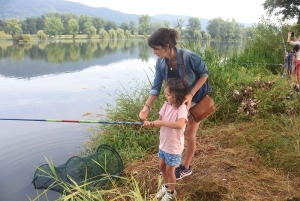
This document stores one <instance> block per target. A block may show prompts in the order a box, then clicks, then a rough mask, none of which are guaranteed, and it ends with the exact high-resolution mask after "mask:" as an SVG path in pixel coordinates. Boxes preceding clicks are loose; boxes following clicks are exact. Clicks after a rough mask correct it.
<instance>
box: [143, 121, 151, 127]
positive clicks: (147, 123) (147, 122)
mask: <svg viewBox="0 0 300 201" xmlns="http://www.w3.org/2000/svg"><path fill="white" fill-rule="evenodd" d="M150 123H151V122H150V121H147V120H146V121H144V124H143V127H144V128H151V126H150Z"/></svg>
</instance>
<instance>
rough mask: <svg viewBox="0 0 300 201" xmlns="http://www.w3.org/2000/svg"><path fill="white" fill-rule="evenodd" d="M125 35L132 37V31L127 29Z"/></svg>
mask: <svg viewBox="0 0 300 201" xmlns="http://www.w3.org/2000/svg"><path fill="white" fill-rule="evenodd" d="M125 37H126V38H130V37H131V33H130V31H129V30H126V31H125Z"/></svg>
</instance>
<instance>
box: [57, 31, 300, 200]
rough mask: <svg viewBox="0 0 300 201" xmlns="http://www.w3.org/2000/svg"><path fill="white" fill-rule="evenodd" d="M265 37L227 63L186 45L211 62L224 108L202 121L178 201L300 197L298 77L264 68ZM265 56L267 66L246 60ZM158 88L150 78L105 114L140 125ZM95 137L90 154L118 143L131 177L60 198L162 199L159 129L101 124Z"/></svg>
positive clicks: (135, 85)
mask: <svg viewBox="0 0 300 201" xmlns="http://www.w3.org/2000/svg"><path fill="white" fill-rule="evenodd" d="M273 28H274V27H272V26H265V27H262V26H258V28H257V34H258V35H262V34H261V33H260V32H262V33H273V32H274V30H273ZM277 37H280V36H279V35H278V34H277V33H275V32H274V34H273V35H272V38H274V40H273V41H276V40H279V39H278V38H277ZM266 38H267V37H265V39H266ZM262 40H263V39H262V38H261V37H259V38H257V39H254V41H249V44H248V46H247V49H246V51H245V53H242V54H241V55H235V56H234V57H231V58H221V57H220V56H219V55H217V54H216V53H214V52H213V51H212V50H211V49H209V48H207V49H206V51H205V52H201V51H200V50H201V48H200V47H197V46H193V44H181V45H182V46H185V47H187V48H188V49H191V50H192V51H195V52H196V53H198V54H199V55H201V56H202V58H203V60H204V61H205V62H206V63H207V66H208V67H209V70H210V77H209V81H210V83H211V85H212V87H213V91H212V92H211V94H210V96H211V97H212V98H213V99H214V101H215V103H216V106H217V110H216V112H215V113H214V114H213V115H211V116H210V117H209V118H208V119H206V120H205V121H203V122H202V123H201V126H200V129H199V130H198V134H197V148H196V153H195V157H194V159H193V161H192V166H193V169H194V170H193V174H192V176H189V177H186V178H184V179H183V180H180V181H178V184H177V187H176V188H177V191H178V193H179V195H178V200H192V201H193V200H195V201H196V200H197V201H198V200H199V201H202V200H203V201H207V200H209V201H214V200H226V201H227V200H228V201H229V200H243V201H244V200H259V201H261V200H264V201H265V200H270V201H271V200H272V201H273V200H278V201H282V200H297V199H298V198H299V197H300V192H299V186H300V171H299V166H300V134H299V132H300V131H299V121H300V119H299V115H300V106H299V97H300V96H299V87H298V88H297V87H295V83H294V80H292V79H289V78H284V79H282V78H281V73H279V72H280V69H276V68H280V67H278V66H277V67H276V66H272V67H270V66H268V65H266V64H264V63H263V61H264V60H265V61H268V59H270V58H269V55H266V58H264V56H263V55H259V56H257V55H255V54H254V52H255V51H257V48H260V49H259V51H257V52H264V51H266V49H268V48H269V43H268V42H265V41H262ZM268 40H269V39H268ZM260 43H261V44H262V46H261V47H258V44H260ZM274 51H275V52H272V57H273V56H275V55H279V54H280V53H279V51H280V50H279V48H277V49H275V50H274ZM250 53H251V54H250ZM257 58H259V62H262V63H260V64H255V65H244V64H241V63H240V62H242V63H246V61H249V60H252V59H257ZM293 83H294V84H293ZM150 85H151V82H150V81H145V82H142V83H140V82H139V81H137V83H133V84H127V85H126V86H127V87H126V88H122V89H121V90H120V91H118V92H117V94H116V95H114V96H112V97H115V98H114V103H113V104H108V105H107V107H106V108H105V109H104V111H105V112H104V113H105V114H99V115H98V117H101V118H103V117H105V118H107V119H110V120H113V121H114V120H118V121H137V120H138V119H139V118H138V114H139V111H140V109H141V108H142V106H143V104H144V102H145V100H146V98H147V97H148V91H149V88H150ZM123 86H124V85H123ZM163 101H164V99H163V96H160V98H159V99H158V101H156V102H155V104H154V105H153V107H152V109H151V113H150V115H149V119H150V120H152V119H156V118H157V113H158V110H159V109H160V107H161V105H162V103H163ZM91 132H93V136H92V137H91V139H90V140H89V141H87V142H86V150H87V153H89V152H90V153H92V152H93V151H95V149H96V148H97V147H98V146H99V145H100V144H109V145H111V146H112V147H114V148H115V149H116V150H117V151H118V153H119V154H120V155H121V158H122V159H123V161H124V166H125V170H124V173H123V174H122V175H121V178H120V179H119V180H116V181H113V182H112V183H111V184H110V185H108V186H106V188H104V189H103V188H96V189H93V191H87V190H83V189H82V188H78V186H76V185H75V186H74V189H75V192H76V195H75V194H72V195H73V197H72V196H71V197H70V196H69V197H66V195H62V197H61V198H60V199H59V200H66V198H68V199H74V198H75V197H76V200H84V199H81V198H78V196H83V195H84V196H85V195H89V196H91V195H92V196H94V198H93V199H95V200H150V201H152V200H156V199H155V198H154V197H155V193H156V192H157V191H158V189H159V187H160V185H161V183H162V178H161V176H160V175H159V170H158V158H157V149H158V148H157V146H158V138H159V131H158V129H143V128H142V127H140V126H128V125H101V126H100V127H99V128H97V129H96V130H93V131H91ZM183 154H185V153H183ZM75 187H76V188H75ZM93 199H92V200H93Z"/></svg>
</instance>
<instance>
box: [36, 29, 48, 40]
mask: <svg viewBox="0 0 300 201" xmlns="http://www.w3.org/2000/svg"><path fill="white" fill-rule="evenodd" d="M37 37H38V38H39V39H40V40H44V39H47V35H46V34H45V32H44V31H43V30H39V31H38V32H37Z"/></svg>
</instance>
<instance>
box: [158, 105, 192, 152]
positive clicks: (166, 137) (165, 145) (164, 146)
mask: <svg viewBox="0 0 300 201" xmlns="http://www.w3.org/2000/svg"><path fill="white" fill-rule="evenodd" d="M159 114H160V116H162V120H163V121H177V120H178V119H181V118H183V119H185V120H186V122H187V115H188V111H187V109H186V105H185V104H183V105H180V106H179V107H178V108H174V107H172V105H170V104H168V103H165V104H164V105H163V106H162V108H161V109H160V111H159ZM185 126H186V125H185ZM185 126H184V128H183V129H173V128H169V127H166V126H162V127H160V137H159V148H160V149H161V150H163V151H165V152H167V153H169V154H181V153H182V151H183V149H184V130H185Z"/></svg>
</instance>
